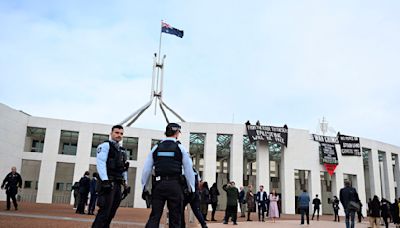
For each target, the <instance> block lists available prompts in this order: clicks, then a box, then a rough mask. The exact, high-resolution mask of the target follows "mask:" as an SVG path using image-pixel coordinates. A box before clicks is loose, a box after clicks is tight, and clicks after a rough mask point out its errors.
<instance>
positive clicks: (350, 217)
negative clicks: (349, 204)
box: [344, 209, 356, 228]
mask: <svg viewBox="0 0 400 228" xmlns="http://www.w3.org/2000/svg"><path fill="white" fill-rule="evenodd" d="M344 213H345V214H346V228H354V217H355V215H356V212H355V211H351V210H347V209H344Z"/></svg>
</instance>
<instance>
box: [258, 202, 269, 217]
mask: <svg viewBox="0 0 400 228" xmlns="http://www.w3.org/2000/svg"><path fill="white" fill-rule="evenodd" d="M266 210H267V209H266V207H265V203H261V204H258V221H261V219H262V221H264V213H265V211H266Z"/></svg>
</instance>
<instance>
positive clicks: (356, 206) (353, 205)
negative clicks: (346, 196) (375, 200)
mask: <svg viewBox="0 0 400 228" xmlns="http://www.w3.org/2000/svg"><path fill="white" fill-rule="evenodd" d="M348 209H349V210H351V211H359V210H360V204H359V203H358V202H355V201H350V202H349V205H348Z"/></svg>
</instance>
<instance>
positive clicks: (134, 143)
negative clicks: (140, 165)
mask: <svg viewBox="0 0 400 228" xmlns="http://www.w3.org/2000/svg"><path fill="white" fill-rule="evenodd" d="M138 143H139V139H138V138H135V137H124V138H123V140H122V145H123V146H124V148H125V149H126V153H127V154H128V160H137V153H138Z"/></svg>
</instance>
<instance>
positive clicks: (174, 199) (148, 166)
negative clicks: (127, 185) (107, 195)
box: [142, 123, 195, 228]
mask: <svg viewBox="0 0 400 228" xmlns="http://www.w3.org/2000/svg"><path fill="white" fill-rule="evenodd" d="M180 134H181V126H180V125H179V124H176V123H169V124H168V125H167V127H166V130H165V136H166V138H165V139H164V140H162V141H161V142H160V143H158V144H157V145H155V146H154V147H153V148H152V150H151V152H150V153H149V155H148V156H147V158H146V160H145V163H144V166H143V173H142V186H143V191H146V183H147V181H148V179H149V178H150V176H151V172H152V170H153V166H154V171H155V176H154V181H153V184H152V190H151V191H152V193H151V195H152V209H151V213H150V216H149V219H148V221H147V224H146V228H158V227H159V224H160V219H161V216H162V214H163V210H164V205H165V201H167V207H168V210H169V227H171V228H172V227H173V228H178V227H181V218H182V213H183V198H184V197H183V185H184V184H186V185H187V186H188V188H189V191H190V192H192V193H194V192H195V186H194V182H195V180H194V178H195V174H194V172H193V168H192V166H193V163H192V159H191V158H190V155H189V153H188V152H187V150H186V149H185V148H184V147H183V146H182V145H181V144H180V142H179V141H177V140H178V137H179V135H180ZM182 167H183V171H184V176H185V178H186V183H182V181H181V180H182V178H181V176H182Z"/></svg>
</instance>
